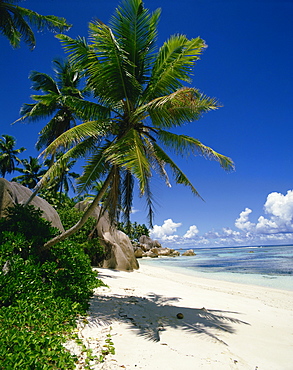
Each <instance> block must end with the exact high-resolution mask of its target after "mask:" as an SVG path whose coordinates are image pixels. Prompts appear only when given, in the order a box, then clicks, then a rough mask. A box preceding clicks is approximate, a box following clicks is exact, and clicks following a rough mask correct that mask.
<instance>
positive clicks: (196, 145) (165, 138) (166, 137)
mask: <svg viewBox="0 0 293 370" xmlns="http://www.w3.org/2000/svg"><path fill="white" fill-rule="evenodd" d="M158 138H159V139H160V140H161V142H163V143H164V144H165V145H166V146H167V147H169V148H171V149H172V150H174V152H175V153H176V154H179V155H182V156H183V155H184V156H188V155H189V154H191V153H192V154H195V153H197V154H199V155H201V156H203V157H204V158H206V159H211V160H215V161H217V162H219V163H220V166H221V167H222V168H224V169H225V170H226V171H230V170H233V169H234V163H233V161H232V160H231V158H229V157H226V156H224V155H222V154H219V153H217V152H216V151H215V150H213V149H212V148H210V147H208V146H206V145H204V144H202V143H201V142H200V141H199V140H197V139H195V138H193V137H190V136H186V135H177V134H173V133H171V132H168V131H164V130H159V131H158Z"/></svg>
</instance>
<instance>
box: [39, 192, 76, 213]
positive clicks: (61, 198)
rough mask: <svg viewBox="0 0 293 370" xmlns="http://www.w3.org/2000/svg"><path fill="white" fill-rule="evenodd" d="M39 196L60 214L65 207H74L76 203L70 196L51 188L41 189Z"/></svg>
mask: <svg viewBox="0 0 293 370" xmlns="http://www.w3.org/2000/svg"><path fill="white" fill-rule="evenodd" d="M39 196H40V197H41V198H43V199H45V200H46V201H47V202H48V203H50V204H51V206H52V207H54V208H55V209H56V210H58V212H59V210H62V209H63V208H64V207H66V208H71V207H74V201H73V200H72V199H71V198H70V197H69V196H68V195H66V194H65V193H60V192H56V191H53V190H52V189H51V188H50V187H49V188H44V189H41V191H40V193H39Z"/></svg>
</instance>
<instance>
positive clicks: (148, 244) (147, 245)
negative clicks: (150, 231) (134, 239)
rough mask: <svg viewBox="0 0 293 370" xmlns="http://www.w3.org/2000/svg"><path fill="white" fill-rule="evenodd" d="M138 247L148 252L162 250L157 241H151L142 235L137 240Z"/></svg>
mask: <svg viewBox="0 0 293 370" xmlns="http://www.w3.org/2000/svg"><path fill="white" fill-rule="evenodd" d="M138 245H139V247H140V248H141V249H142V250H144V251H149V250H151V249H152V248H162V245H161V244H160V243H159V242H158V241H157V240H153V239H151V238H150V237H149V236H146V235H142V236H141V237H140V238H139V241H138Z"/></svg>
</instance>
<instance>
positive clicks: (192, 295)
mask: <svg viewBox="0 0 293 370" xmlns="http://www.w3.org/2000/svg"><path fill="white" fill-rule="evenodd" d="M97 270H98V272H99V278H100V279H101V280H102V281H103V282H104V283H105V284H107V287H99V288H97V289H96V291H95V294H94V296H93V298H92V299H91V307H90V310H89V315H88V318H87V322H88V323H87V324H86V325H84V326H83V327H82V328H80V334H81V336H82V337H83V338H84V340H85V341H87V340H88V341H89V338H90V339H93V338H96V339H97V340H99V341H100V342H101V341H103V340H105V335H108V338H109V337H110V338H111V341H112V342H113V347H114V348H115V354H109V355H108V356H106V358H105V362H104V363H103V364H96V365H93V366H92V367H91V368H92V369H119V368H120V369H121V368H125V369H165V368H166V369H168V370H173V369H174V370H177V369H180V370H190V369H215V370H221V369H223V370H224V369H225V370H226V369H239V370H241V369H247V370H248V369H250V370H255V369H258V370H262V369H264V370H289V369H291V368H292V360H293V292H290V291H284V290H277V289H272V288H264V287H260V286H253V285H244V284H238V283H232V282H227V281H220V280H212V279H205V278H199V277H195V276H187V275H184V274H180V273H178V272H173V271H170V270H166V269H164V268H159V267H153V266H150V265H144V264H141V266H140V268H139V270H136V271H134V272H124V271H114V270H107V269H100V268H98V269H97ZM178 314H181V315H179V316H177V315H178Z"/></svg>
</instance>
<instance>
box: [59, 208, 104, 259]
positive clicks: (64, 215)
mask: <svg viewBox="0 0 293 370" xmlns="http://www.w3.org/2000/svg"><path fill="white" fill-rule="evenodd" d="M58 214H59V216H60V220H61V222H62V225H63V226H64V228H65V230H67V229H69V228H70V227H72V226H73V225H75V224H76V223H77V222H78V221H79V220H80V218H81V217H82V215H83V212H81V211H78V210H77V209H76V208H66V207H63V208H61V209H60V210H58ZM96 224H97V220H96V219H95V218H94V217H89V219H88V220H87V222H86V223H85V225H84V226H83V227H82V228H81V229H79V230H78V231H77V232H76V233H75V234H73V235H71V236H70V237H69V238H68V239H69V240H71V241H74V242H75V243H78V244H79V245H81V246H82V247H83V249H84V251H85V253H86V254H87V255H88V256H89V258H90V260H91V264H92V265H93V266H97V265H98V263H99V262H101V261H102V260H103V257H104V248H103V246H102V245H101V244H100V243H99V239H98V238H94V239H89V236H90V234H91V232H92V231H93V229H94V228H95V226H96Z"/></svg>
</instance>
